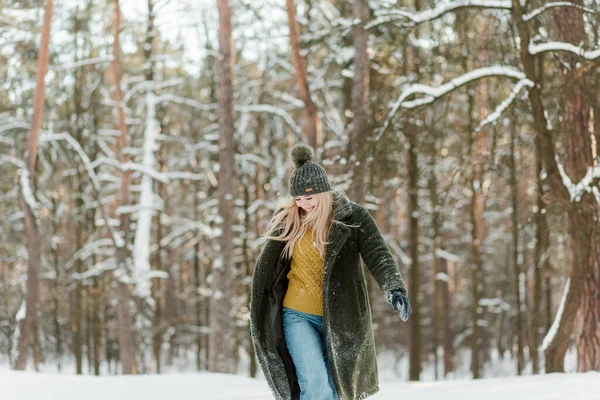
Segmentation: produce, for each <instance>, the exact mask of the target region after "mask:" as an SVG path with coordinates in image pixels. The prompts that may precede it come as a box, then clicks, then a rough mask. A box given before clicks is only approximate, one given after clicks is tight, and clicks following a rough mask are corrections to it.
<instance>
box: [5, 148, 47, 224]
mask: <svg viewBox="0 0 600 400" xmlns="http://www.w3.org/2000/svg"><path fill="white" fill-rule="evenodd" d="M5 163H11V164H14V165H15V166H16V167H17V168H19V169H20V171H21V176H20V177H19V182H20V184H21V193H22V194H23V199H24V200H25V202H26V203H27V205H28V206H29V208H30V209H31V212H32V213H33V214H34V215H35V216H36V217H37V213H36V211H37V209H38V208H39V205H38V203H37V202H36V201H35V196H34V195H33V188H32V187H31V184H30V182H29V171H28V170H27V166H26V165H25V163H24V162H23V161H22V160H20V159H18V158H16V157H12V156H2V157H0V165H2V164H5Z"/></svg>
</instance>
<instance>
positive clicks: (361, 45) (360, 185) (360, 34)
mask: <svg viewBox="0 0 600 400" xmlns="http://www.w3.org/2000/svg"><path fill="white" fill-rule="evenodd" d="M368 18H369V4H368V2H367V0H354V19H355V20H358V21H360V22H359V23H358V24H357V25H355V27H354V52H355V53H354V77H353V80H352V113H353V114H354V117H353V119H352V132H351V139H350V150H351V154H350V160H351V168H352V183H351V189H350V193H351V196H352V200H354V201H356V202H357V203H360V204H362V203H364V202H365V196H366V176H367V156H368V154H369V152H368V150H367V148H368V140H367V139H368V138H369V136H370V129H371V127H370V123H369V115H370V114H369V86H370V84H369V57H368V55H367V47H368V41H369V31H368V30H366V29H365V24H366V23H367V21H368ZM413 290H414V289H413ZM412 320H413V321H414V320H415V316H414V314H413V317H412Z"/></svg>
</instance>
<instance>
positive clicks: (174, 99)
mask: <svg viewBox="0 0 600 400" xmlns="http://www.w3.org/2000/svg"><path fill="white" fill-rule="evenodd" d="M156 102H157V104H159V103H167V102H169V103H175V104H180V105H184V106H189V107H192V108H195V109H197V110H200V111H213V110H216V109H217V104H216V103H215V104H203V103H200V102H199V101H196V100H192V99H187V98H185V97H181V96H176V95H174V94H170V93H165V94H161V95H160V96H158V97H157V99H156Z"/></svg>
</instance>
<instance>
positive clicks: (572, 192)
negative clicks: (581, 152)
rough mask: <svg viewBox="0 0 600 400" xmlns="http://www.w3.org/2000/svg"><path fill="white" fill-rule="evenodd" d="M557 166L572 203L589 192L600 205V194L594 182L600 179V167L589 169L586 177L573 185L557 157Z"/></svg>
mask: <svg viewBox="0 0 600 400" xmlns="http://www.w3.org/2000/svg"><path fill="white" fill-rule="evenodd" d="M555 160H556V165H557V166H558V172H559V174H560V178H561V180H562V183H563V185H564V186H565V188H566V189H567V191H568V192H569V198H570V200H571V201H579V200H580V199H581V196H582V195H583V194H584V193H585V192H587V193H592V194H593V195H594V197H595V198H596V201H597V202H598V204H600V193H599V191H598V188H597V187H596V185H594V181H595V180H598V179H600V166H596V167H594V168H592V167H588V169H587V171H586V173H585V176H584V177H583V178H581V180H580V181H579V182H577V183H573V182H572V181H571V178H569V175H567V172H566V171H565V169H564V167H563V166H562V164H561V163H560V162H559V160H558V156H555Z"/></svg>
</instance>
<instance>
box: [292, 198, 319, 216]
mask: <svg viewBox="0 0 600 400" xmlns="http://www.w3.org/2000/svg"><path fill="white" fill-rule="evenodd" d="M294 201H295V202H296V205H297V206H298V207H300V208H301V209H303V210H304V211H305V212H306V213H309V212H311V211H312V210H313V209H314V208H315V207H316V206H317V200H316V199H315V198H314V197H313V196H310V195H308V196H296V197H294Z"/></svg>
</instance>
